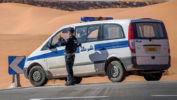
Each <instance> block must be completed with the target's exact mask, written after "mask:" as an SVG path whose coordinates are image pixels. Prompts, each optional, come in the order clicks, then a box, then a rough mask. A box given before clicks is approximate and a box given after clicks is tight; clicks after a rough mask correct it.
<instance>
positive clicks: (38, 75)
mask: <svg viewBox="0 0 177 100" xmlns="http://www.w3.org/2000/svg"><path fill="white" fill-rule="evenodd" d="M33 80H34V81H36V82H38V81H40V80H41V73H40V72H39V71H35V72H34V73H33Z"/></svg>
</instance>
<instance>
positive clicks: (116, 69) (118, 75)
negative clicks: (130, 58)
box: [106, 61, 126, 82]
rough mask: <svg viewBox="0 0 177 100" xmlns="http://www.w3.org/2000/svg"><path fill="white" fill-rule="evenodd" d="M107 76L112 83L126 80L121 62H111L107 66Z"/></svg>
mask: <svg viewBox="0 0 177 100" xmlns="http://www.w3.org/2000/svg"><path fill="white" fill-rule="evenodd" d="M106 72H107V75H108V78H109V80H111V81H112V82H121V81H123V80H124V79H125V73H126V72H125V69H124V67H123V66H122V64H121V63H120V62H119V61H111V62H110V63H109V64H108V66H107V70H106Z"/></svg>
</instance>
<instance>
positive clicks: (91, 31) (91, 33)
mask: <svg viewBox="0 0 177 100" xmlns="http://www.w3.org/2000/svg"><path fill="white" fill-rule="evenodd" d="M98 32H99V25H94V26H90V27H88V36H87V42H91V41H96V40H98Z"/></svg>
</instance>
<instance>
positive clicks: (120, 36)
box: [24, 17, 170, 86]
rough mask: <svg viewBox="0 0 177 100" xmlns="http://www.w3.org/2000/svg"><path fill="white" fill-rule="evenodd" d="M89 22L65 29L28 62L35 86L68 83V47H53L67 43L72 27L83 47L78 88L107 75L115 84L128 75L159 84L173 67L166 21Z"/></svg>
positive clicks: (78, 59)
mask: <svg viewBox="0 0 177 100" xmlns="http://www.w3.org/2000/svg"><path fill="white" fill-rule="evenodd" d="M85 18H86V19H85V20H84V22H81V23H77V24H72V25H67V26H64V27H61V28H60V29H59V30H57V31H56V32H55V33H54V34H53V35H51V36H50V37H49V38H48V39H47V40H46V41H45V42H44V43H43V44H42V45H41V46H40V47H39V48H37V49H36V50H35V51H34V52H33V53H32V54H31V55H30V56H29V57H28V58H27V60H26V62H25V67H24V74H25V76H26V78H28V79H29V80H30V82H31V83H32V85H33V86H42V85H45V83H46V82H47V81H48V80H49V79H54V78H55V79H66V77H67V72H66V68H65V59H64V55H65V47H64V46H60V45H58V46H57V47H55V48H51V45H55V44H56V43H58V42H59V41H58V39H59V35H62V36H63V37H64V38H65V39H67V37H68V36H67V32H68V28H70V27H73V28H74V29H75V33H74V34H75V36H76V37H77V39H78V42H80V43H82V46H80V47H78V48H77V51H76V53H75V56H76V57H75V63H74V66H73V70H74V76H75V78H76V80H77V81H76V84H78V83H80V82H81V80H82V78H83V77H90V76H98V75H99V76H104V75H107V76H108V78H109V79H110V80H111V81H112V82H121V81H123V80H124V79H125V77H126V76H128V75H140V76H144V78H145V79H146V80H147V81H155V80H160V78H161V77H162V74H163V72H165V71H166V70H167V69H168V68H169V67H170V48H169V41H168V36H167V32H166V29H165V26H164V24H163V22H162V21H160V20H156V19H151V18H141V19H125V20H111V19H107V20H100V19H99V20H97V21H94V20H90V19H87V18H88V17H85ZM82 19H84V18H82ZM91 19H94V18H91ZM95 19H96V18H95ZM58 44H60V43H58Z"/></svg>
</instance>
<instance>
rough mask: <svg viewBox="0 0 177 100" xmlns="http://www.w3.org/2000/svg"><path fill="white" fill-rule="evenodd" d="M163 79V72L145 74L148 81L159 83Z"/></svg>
mask: <svg viewBox="0 0 177 100" xmlns="http://www.w3.org/2000/svg"><path fill="white" fill-rule="evenodd" d="M161 77H162V72H160V73H150V74H145V75H144V78H145V79H146V80H147V81H159V80H160V79H161Z"/></svg>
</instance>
